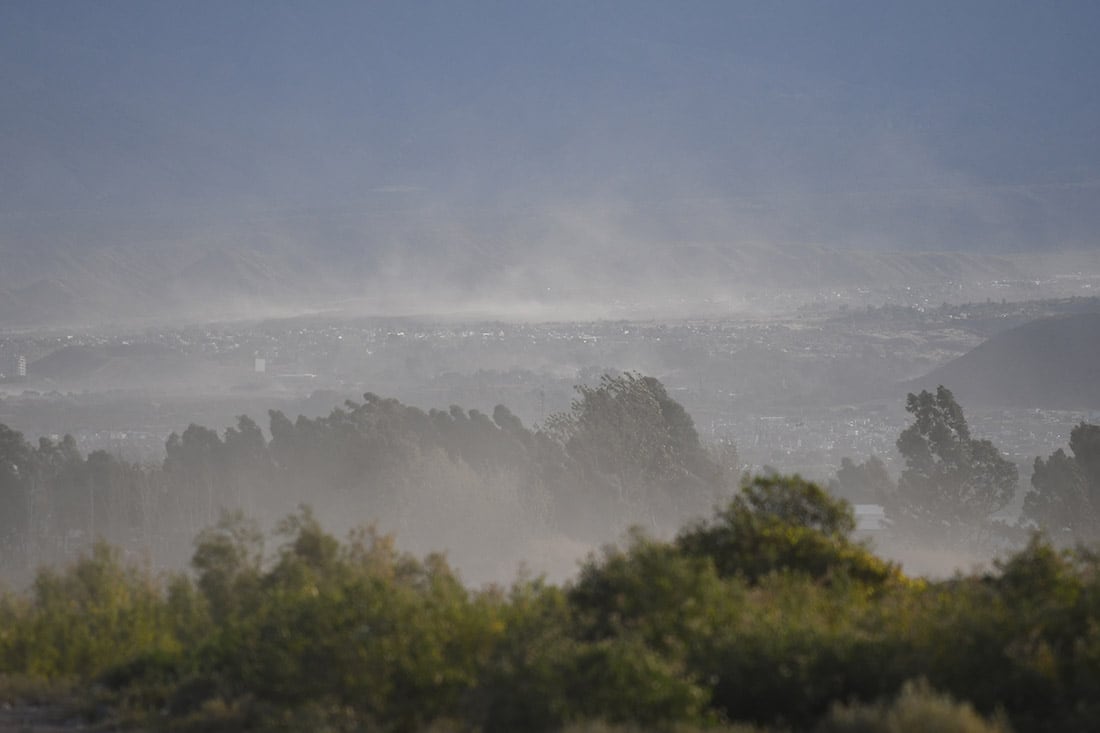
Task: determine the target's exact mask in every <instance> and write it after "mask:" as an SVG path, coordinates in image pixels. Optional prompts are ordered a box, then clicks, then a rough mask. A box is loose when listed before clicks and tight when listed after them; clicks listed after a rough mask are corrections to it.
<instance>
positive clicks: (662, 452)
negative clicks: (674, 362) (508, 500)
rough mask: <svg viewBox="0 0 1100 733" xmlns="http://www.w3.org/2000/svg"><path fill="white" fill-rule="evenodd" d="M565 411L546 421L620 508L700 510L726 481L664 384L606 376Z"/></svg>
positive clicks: (674, 512)
mask: <svg viewBox="0 0 1100 733" xmlns="http://www.w3.org/2000/svg"><path fill="white" fill-rule="evenodd" d="M576 389H577V392H578V393H579V395H580V396H579V397H578V398H577V399H575V400H574V401H573V404H572V406H571V408H570V410H569V411H568V412H564V413H559V414H556V415H551V416H550V417H549V418H548V419H547V421H546V425H545V426H544V430H545V432H546V434H548V435H549V436H551V437H552V438H554V439H555V440H557V441H558V442H559V443H560V444H561V445H562V446H563V447H564V448H565V450H566V451H567V453H568V454H569V456H570V457H571V458H573V459H574V460H576V461H577V462H578V463H579V464H580V465H581V466H582V467H583V472H584V474H585V479H586V483H588V484H590V485H594V486H599V487H600V488H601V489H602V493H603V494H604V497H603V498H605V499H608V498H610V499H611V501H612V503H614V504H618V505H619V506H618V508H619V509H622V508H624V507H633V508H635V509H641V510H642V511H643V512H644V513H648V514H649V515H650V516H651V517H655V516H656V515H657V514H664V515H666V516H667V517H670V518H680V517H683V516H684V515H688V514H694V513H698V512H700V511H704V510H706V509H707V508H709V507H710V506H711V505H713V503H714V501H715V500H716V499H718V498H719V496H720V494H721V492H722V489H723V488H724V485H725V481H724V478H725V477H724V474H723V471H722V469H721V467H720V466H719V465H718V464H717V463H715V462H714V460H712V458H711V457H710V456H709V455H708V453H707V450H706V448H705V447H704V446H703V444H702V443H701V442H700V440H699V434H698V432H696V430H695V424H694V423H693V421H692V419H691V416H690V415H688V414H687V411H686V410H684V408H683V406H681V405H680V403H678V402H677V401H676V400H674V399H672V398H671V397H669V395H668V392H667V391H666V390H665V387H664V385H662V384H661V382H660V381H658V380H657V379H654V378H653V377H644V376H642V375H640V374H630V373H626V374H621V375H619V376H615V377H613V376H611V375H604V376H603V377H602V379H601V380H600V384H599V386H598V387H591V386H587V385H580V386H578V387H577V388H576Z"/></svg>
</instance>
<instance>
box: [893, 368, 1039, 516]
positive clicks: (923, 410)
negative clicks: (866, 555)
mask: <svg viewBox="0 0 1100 733" xmlns="http://www.w3.org/2000/svg"><path fill="white" fill-rule="evenodd" d="M905 409H906V411H908V412H909V413H910V414H911V415H912V416H913V424H912V425H910V426H909V427H908V428H906V429H905V430H903V431H902V433H901V435H900V436H899V437H898V441H897V447H898V451H899V452H900V453H901V455H902V456H903V457H904V458H905V470H904V471H903V472H902V474H901V478H900V480H899V481H898V494H897V499H896V501H893V502H890V503H889V505H888V507H887V511H888V514H889V515H890V516H891V519H893V520H895V521H898V520H900V521H901V522H902V523H905V524H910V525H913V524H916V525H919V526H922V527H923V528H924V529H929V528H933V527H938V528H942V529H948V530H953V529H958V528H961V527H965V526H971V527H972V526H974V525H976V524H981V523H982V522H984V521H985V520H987V519H988V518H989V516H990V515H991V514H993V513H994V512H997V511H999V510H1001V509H1003V508H1005V507H1006V506H1008V504H1009V503H1010V502H1011V501H1012V498H1013V496H1015V494H1016V485H1017V482H1018V481H1019V472H1018V470H1017V468H1016V465H1015V464H1014V463H1012V462H1011V461H1009V460H1008V459H1006V458H1004V457H1003V456H1002V455H1001V454H1000V452H999V451H998V450H997V448H996V447H995V446H994V445H993V444H992V443H990V442H989V441H988V440H978V439H976V438H973V437H971V435H970V427H969V426H968V425H967V424H966V417H965V416H964V415H963V410H962V407H961V406H960V405H959V403H958V402H956V401H955V396H954V395H953V394H951V391H950V390H949V389H947V388H946V387H943V386H942V385H941V386H940V387H939V388H938V389H937V390H936V393H935V394H931V393H930V392H927V391H922V392H921V393H920V394H918V395H915V394H910V395H909V396H908V398H907V399H906V404H905Z"/></svg>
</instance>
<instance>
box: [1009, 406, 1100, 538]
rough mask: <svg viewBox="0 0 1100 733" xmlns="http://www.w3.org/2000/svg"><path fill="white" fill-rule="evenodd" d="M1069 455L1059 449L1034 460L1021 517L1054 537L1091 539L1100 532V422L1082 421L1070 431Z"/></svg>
mask: <svg viewBox="0 0 1100 733" xmlns="http://www.w3.org/2000/svg"><path fill="white" fill-rule="evenodd" d="M1069 447H1070V450H1071V451H1072V452H1073V455H1072V456H1068V455H1066V452H1065V451H1064V450H1062V449H1061V448H1059V449H1058V450H1056V451H1055V452H1054V453H1053V454H1051V456H1050V458H1048V459H1047V460H1045V461H1044V460H1043V459H1042V458H1036V459H1035V469H1034V471H1032V474H1031V486H1032V489H1033V490H1032V491H1030V492H1029V493H1028V495H1027V496H1026V497H1025V498H1024V514H1023V516H1024V518H1025V519H1027V520H1030V521H1032V522H1034V523H1036V524H1037V525H1039V526H1040V527H1042V528H1043V529H1045V530H1047V531H1048V532H1050V533H1051V535H1052V537H1053V538H1054V539H1055V540H1062V541H1080V540H1094V539H1096V538H1097V536H1098V535H1100V425H1089V424H1087V423H1081V424H1080V425H1078V426H1077V427H1075V428H1074V429H1073V432H1071V433H1070V438H1069Z"/></svg>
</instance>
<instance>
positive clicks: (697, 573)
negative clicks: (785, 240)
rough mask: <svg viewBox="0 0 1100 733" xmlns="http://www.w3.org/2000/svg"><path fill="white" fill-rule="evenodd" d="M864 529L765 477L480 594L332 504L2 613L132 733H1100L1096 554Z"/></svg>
mask: <svg viewBox="0 0 1100 733" xmlns="http://www.w3.org/2000/svg"><path fill="white" fill-rule="evenodd" d="M852 524H853V522H852V517H851V514H850V512H849V511H848V510H847V507H846V505H845V504H844V503H843V502H841V501H838V500H835V499H832V498H830V497H829V496H828V495H827V494H826V493H825V492H823V491H822V490H821V489H820V488H819V487H817V486H815V485H814V484H811V483H809V482H806V481H803V480H802V479H799V478H797V477H782V476H771V477H766V478H759V479H756V480H754V481H752V482H750V483H749V484H748V485H747V486H745V487H744V489H743V490H742V492H741V493H740V494H739V495H738V496H737V497H735V498H734V499H733V500H732V501H731V502H730V503H729V505H728V506H727V507H725V508H724V509H722V510H720V511H719V512H718V513H717V514H716V516H715V517H714V518H713V519H712V520H710V521H709V522H703V523H696V524H694V525H692V526H690V527H688V528H686V529H685V530H684V531H683V532H682V533H681V534H680V535H679V536H678V537H677V538H676V539H675V540H674V541H671V542H664V541H660V540H657V539H653V538H651V537H649V536H647V535H645V534H644V533H642V532H641V531H636V532H634V533H633V534H632V535H631V536H630V538H629V541H628V542H627V543H626V544H625V545H624V546H623V547H609V548H607V549H606V550H605V551H604V552H603V553H602V554H601V555H598V556H593V557H591V558H590V559H589V560H588V561H587V562H586V563H585V565H584V566H583V568H582V569H581V572H580V573H579V575H578V576H577V578H576V580H575V581H573V582H572V583H569V584H567V585H566V586H564V587H560V588H559V587H555V586H552V585H548V584H546V583H545V582H543V581H541V580H538V579H534V580H531V579H523V578H521V579H520V580H518V581H516V582H515V583H514V584H513V585H512V586H511V587H510V588H498V587H487V588H485V589H482V590H480V591H473V590H470V589H468V588H466V587H465V586H464V585H463V584H462V583H460V582H459V580H458V579H457V577H456V576H455V574H454V573H453V571H452V570H451V569H450V567H449V566H448V564H447V562H446V561H445V560H444V559H443V558H442V557H439V556H428V557H426V558H424V559H416V558H413V557H411V556H409V555H406V554H403V553H401V552H399V551H397V550H396V549H395V546H394V542H393V540H392V538H390V537H387V536H383V535H379V534H378V533H376V532H374V531H373V530H371V529H369V528H368V529H364V530H360V531H357V532H354V533H352V534H351V535H349V537H348V539H347V540H345V541H339V540H337V539H336V538H335V537H333V536H332V535H330V534H328V533H327V532H325V531H324V530H323V529H322V527H321V525H320V524H319V522H318V520H317V519H316V518H315V517H314V516H313V515H312V513H311V512H310V511H309V510H308V509H300V510H299V511H298V512H296V513H294V514H292V515H290V516H288V517H287V518H286V519H285V520H284V521H282V522H281V523H280V525H279V527H278V530H277V533H276V536H275V537H276V540H277V541H276V542H275V543H274V544H273V545H272V547H273V549H271V550H269V551H267V552H264V551H263V550H262V547H263V546H264V545H263V544H262V543H261V541H260V540H261V538H260V537H259V536H258V535H257V533H256V531H255V528H254V527H253V526H251V525H250V524H249V523H248V522H246V521H244V520H243V519H242V518H241V517H239V516H237V517H234V516H227V517H224V518H223V519H222V520H221V521H220V522H219V523H218V524H217V525H216V526H214V527H212V528H211V529H210V530H208V531H205V532H203V533H201V534H200V536H199V538H198V540H197V542H196V547H195V555H194V563H193V568H194V572H193V574H192V575H190V576H170V577H165V578H160V579H158V578H154V577H153V576H151V575H149V574H148V573H147V572H145V571H142V570H140V569H135V568H132V567H129V566H127V565H126V564H125V563H123V562H122V560H121V558H120V557H119V555H118V553H117V552H113V551H112V550H110V549H109V548H107V547H106V546H100V547H99V548H98V549H97V550H96V551H95V552H94V553H93V554H92V555H90V556H87V557H84V558H82V559H80V560H78V561H77V562H76V563H74V564H73V565H71V566H70V567H68V568H66V569H63V570H60V571H50V570H47V571H42V573H41V574H40V575H39V577H38V580H37V581H36V582H35V584H34V586H33V588H32V590H31V591H30V592H29V593H28V594H23V595H18V594H8V595H5V596H3V597H2V599H0V676H3V677H4V679H7V680H14V681H19V680H25V681H24V682H19V684H18V687H19V688H20V689H24V690H28V691H33V690H34V689H36V686H35V685H36V683H34V682H33V681H34V680H36V679H37V680H43V682H42V683H41V684H42V686H41V688H40V689H62V687H63V686H64V685H66V684H70V682H72V683H75V684H76V685H77V686H78V688H83V689H100V690H102V692H100V693H95V695H96V696H97V697H96V700H97V701H98V702H97V705H98V706H100V707H102V706H103V705H105V706H106V708H105V709H107V710H108V711H110V715H111V717H112V719H113V720H114V722H115V723H116V724H121V723H123V722H125V723H126V724H128V725H132V726H134V727H138V728H140V727H144V728H147V729H158V730H159V729H175V730H227V731H228V730H242V729H244V730H258V731H263V730H286V729H301V728H303V727H308V728H310V729H317V730H348V731H351V730H364V729H367V730H375V729H377V730H393V731H414V730H484V731H490V732H496V731H511V730H530V731H552V730H560V729H562V728H569V729H572V730H622V731H628V730H685V731H687V730H702V729H716V730H722V729H726V728H723V727H722V726H723V725H725V724H729V725H734V724H736V726H741V728H739V729H741V730H748V728H745V727H744V726H753V727H754V728H753V729H756V730H764V729H766V728H769V727H770V728H772V729H776V730H783V729H796V730H811V729H815V727H816V728H817V729H819V730H822V731H857V730H859V731H862V730H871V731H880V730H881V731H909V730H918V729H937V730H959V731H994V730H1002V729H1005V725H1007V723H1005V724H1002V723H1001V722H998V721H996V720H994V722H988V719H983V718H981V717H980V716H991V715H994V714H996V713H997V711H999V710H1000V711H1003V715H1004V717H1005V720H1006V721H1008V723H1011V725H1012V726H1013V728H1014V729H1015V730H1019V731H1023V732H1025V733H1026V732H1027V731H1046V730H1088V729H1095V728H1096V727H1097V725H1098V724H1100V704H1098V703H1097V702H1096V701H1095V695H1094V691H1095V689H1097V685H1100V624H1098V623H1097V621H1096V619H1097V618H1100V559H1098V558H1097V556H1096V555H1093V554H1091V553H1089V552H1086V551H1059V550H1057V549H1055V548H1053V547H1052V546H1050V545H1049V544H1047V543H1046V542H1044V541H1043V540H1042V538H1040V537H1038V536H1036V537H1035V538H1033V540H1032V541H1031V543H1030V544H1029V545H1028V547H1027V548H1025V549H1024V550H1023V551H1021V552H1019V553H1017V554H1016V555H1013V556H1011V557H1009V558H1007V559H1006V560H1005V561H1003V562H1002V563H1000V564H998V565H997V566H995V567H994V569H993V570H992V571H991V572H989V573H986V574H983V575H971V576H958V577H955V578H952V579H949V580H945V581H938V582H932V581H921V580H912V579H909V578H906V577H905V576H903V575H902V574H901V573H900V572H899V571H898V570H897V569H896V568H894V567H893V566H891V565H889V564H888V563H885V562H883V561H881V560H879V559H878V558H875V557H874V555H872V554H871V553H870V552H869V551H867V550H866V548H864V547H862V546H861V545H859V544H858V543H854V542H852V541H851V540H850V532H851V530H852ZM913 679H926V680H928V685H929V686H928V687H921V686H906V681H907V680H913ZM93 682H97V683H98V684H99V685H102V687H101V688H92V687H91V685H92V683H93ZM13 684H14V683H13ZM933 688H934V689H936V690H939V691H942V694H938V693H932V692H931V691H930V690H931V689H933ZM10 689H12V690H14V689H16V688H15V687H11V688H10ZM28 694H31V693H28ZM34 694H37V693H34ZM948 696H950V698H949V697H948ZM952 700H963V701H967V703H955V702H952ZM968 705H972V706H973V707H972V708H970V707H968ZM89 709H91V708H89ZM715 726H718V727H717V728H715ZM728 729H729V730H733V728H728Z"/></svg>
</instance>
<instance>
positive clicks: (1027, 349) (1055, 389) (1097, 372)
mask: <svg viewBox="0 0 1100 733" xmlns="http://www.w3.org/2000/svg"><path fill="white" fill-rule="evenodd" d="M939 384H942V385H945V386H946V387H948V388H949V389H951V390H952V391H953V392H954V393H955V394H956V395H957V396H958V398H959V400H960V401H961V402H962V403H963V404H977V405H989V406H1006V407H1008V406H1012V407H1045V408H1050V409H1066V410H1084V409H1094V408H1100V313H1083V314H1078V315H1071V316H1063V317H1056V318H1044V319H1041V320H1038V321H1032V322H1031V323H1026V324H1024V325H1022V326H1018V327H1016V328H1013V329H1010V330H1008V331H1004V332H1003V333H999V334H997V335H996V336H993V337H992V338H990V339H989V340H988V341H986V342H985V343H983V344H981V345H980V346H978V347H977V348H975V349H973V350H972V351H970V352H968V353H966V354H964V355H963V356H960V357H959V358H957V359H954V360H953V361H950V362H948V363H947V364H944V365H943V366H941V367H939V368H938V369H935V370H933V371H932V372H930V373H929V374H927V375H925V376H924V377H921V378H920V379H917V380H914V381H913V382H911V383H910V385H909V387H910V388H911V389H914V390H915V389H933V388H935V386H936V385H939Z"/></svg>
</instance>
